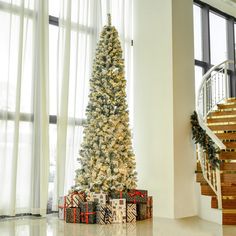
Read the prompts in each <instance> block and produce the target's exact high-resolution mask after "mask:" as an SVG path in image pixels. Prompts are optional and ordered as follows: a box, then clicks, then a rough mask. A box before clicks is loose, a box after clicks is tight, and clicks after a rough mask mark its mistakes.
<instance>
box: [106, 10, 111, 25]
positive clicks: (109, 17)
mask: <svg viewBox="0 0 236 236" xmlns="http://www.w3.org/2000/svg"><path fill="white" fill-rule="evenodd" d="M107 22H108V26H111V14H110V13H108V14H107Z"/></svg>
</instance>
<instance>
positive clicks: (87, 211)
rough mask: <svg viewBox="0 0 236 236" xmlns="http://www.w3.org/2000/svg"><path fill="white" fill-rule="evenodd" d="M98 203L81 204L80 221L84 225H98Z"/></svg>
mask: <svg viewBox="0 0 236 236" xmlns="http://www.w3.org/2000/svg"><path fill="white" fill-rule="evenodd" d="M96 205H97V203H96V202H81V203H80V219H81V222H82V223H86V224H95V223H96Z"/></svg>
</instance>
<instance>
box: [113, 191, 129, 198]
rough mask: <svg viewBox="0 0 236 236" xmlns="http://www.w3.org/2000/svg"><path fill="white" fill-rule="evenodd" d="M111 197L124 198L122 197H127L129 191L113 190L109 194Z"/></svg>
mask: <svg viewBox="0 0 236 236" xmlns="http://www.w3.org/2000/svg"><path fill="white" fill-rule="evenodd" d="M109 197H110V198H112V199H122V198H125V199H126V198H127V192H125V191H112V192H111V193H110V195H109Z"/></svg>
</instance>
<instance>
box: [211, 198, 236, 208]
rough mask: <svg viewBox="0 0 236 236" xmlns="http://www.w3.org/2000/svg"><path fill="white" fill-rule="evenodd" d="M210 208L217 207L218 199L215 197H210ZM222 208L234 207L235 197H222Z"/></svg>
mask: <svg viewBox="0 0 236 236" xmlns="http://www.w3.org/2000/svg"><path fill="white" fill-rule="evenodd" d="M211 208H215V209H217V208H218V201H217V198H216V197H212V198H211ZM222 208H223V209H236V199H222Z"/></svg>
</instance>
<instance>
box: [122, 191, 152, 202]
mask: <svg viewBox="0 0 236 236" xmlns="http://www.w3.org/2000/svg"><path fill="white" fill-rule="evenodd" d="M147 197H148V192H147V190H139V189H132V190H129V191H128V193H127V197H126V201H127V202H128V203H147Z"/></svg>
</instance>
